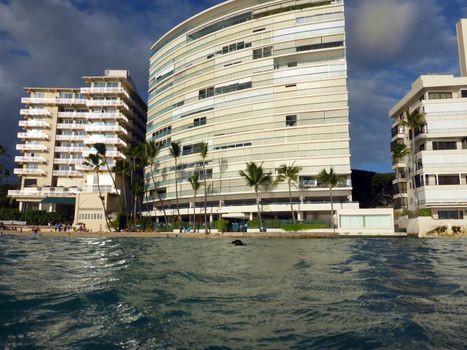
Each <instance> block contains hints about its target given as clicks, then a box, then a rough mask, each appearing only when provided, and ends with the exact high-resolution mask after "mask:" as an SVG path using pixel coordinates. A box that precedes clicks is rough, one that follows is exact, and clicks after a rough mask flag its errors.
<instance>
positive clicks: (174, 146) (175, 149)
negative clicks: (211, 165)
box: [169, 141, 182, 232]
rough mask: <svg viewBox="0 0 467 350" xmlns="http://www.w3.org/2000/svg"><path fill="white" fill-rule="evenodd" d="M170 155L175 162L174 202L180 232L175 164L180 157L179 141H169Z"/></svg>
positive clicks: (180, 220)
mask: <svg viewBox="0 0 467 350" xmlns="http://www.w3.org/2000/svg"><path fill="white" fill-rule="evenodd" d="M169 150H170V155H171V156H172V158H173V159H174V162H175V171H174V177H175V202H176V204H177V219H178V221H179V223H180V232H182V225H181V222H182V219H181V217H180V207H179V205H178V181H177V171H178V169H177V164H178V158H179V157H180V154H181V146H180V142H179V141H172V142H171V143H170V148H169Z"/></svg>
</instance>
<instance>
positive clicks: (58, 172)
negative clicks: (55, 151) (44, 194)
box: [52, 170, 83, 177]
mask: <svg viewBox="0 0 467 350" xmlns="http://www.w3.org/2000/svg"><path fill="white" fill-rule="evenodd" d="M52 175H53V176H66V177H81V176H83V173H82V172H81V171H77V170H54V171H53V172H52Z"/></svg>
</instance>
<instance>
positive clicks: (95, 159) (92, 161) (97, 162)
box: [83, 153, 111, 231]
mask: <svg viewBox="0 0 467 350" xmlns="http://www.w3.org/2000/svg"><path fill="white" fill-rule="evenodd" d="M104 163H105V161H102V160H101V158H100V157H99V155H97V154H94V153H91V154H89V156H88V158H87V161H85V162H84V163H83V164H84V165H86V166H88V167H91V168H92V169H93V170H94V171H95V172H96V181H97V192H98V194H99V199H100V200H101V203H102V208H103V209H104V217H105V222H106V224H107V228H108V229H109V231H110V230H111V229H110V218H109V216H108V214H107V210H106V209H105V198H104V196H103V195H102V192H101V186H100V184H99V172H100V168H101V167H102V166H104Z"/></svg>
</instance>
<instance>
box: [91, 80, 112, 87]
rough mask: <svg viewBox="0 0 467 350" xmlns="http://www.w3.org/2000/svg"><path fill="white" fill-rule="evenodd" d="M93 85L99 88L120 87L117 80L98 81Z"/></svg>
mask: <svg viewBox="0 0 467 350" xmlns="http://www.w3.org/2000/svg"><path fill="white" fill-rule="evenodd" d="M92 86H93V87H97V88H104V87H110V88H116V87H118V83H117V82H113V83H112V82H104V81H103V82H96V83H92Z"/></svg>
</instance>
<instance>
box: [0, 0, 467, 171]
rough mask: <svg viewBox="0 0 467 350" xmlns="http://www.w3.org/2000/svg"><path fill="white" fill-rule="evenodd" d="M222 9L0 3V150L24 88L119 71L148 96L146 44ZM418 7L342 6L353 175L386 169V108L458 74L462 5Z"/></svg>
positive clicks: (13, 128)
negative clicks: (435, 77)
mask: <svg viewBox="0 0 467 350" xmlns="http://www.w3.org/2000/svg"><path fill="white" fill-rule="evenodd" d="M220 2H222V1H220V0H203V1H197V0H138V1H136V0H133V1H127V0H112V1H110V0H109V1H103V0H11V1H6V0H0V106H1V111H0V122H1V125H2V131H3V133H2V139H1V143H2V144H7V146H8V148H9V149H10V151H14V147H15V144H16V132H17V131H18V127H17V125H18V120H19V109H20V108H21V106H20V103H19V102H20V98H21V97H22V96H24V92H23V90H22V88H23V87H24V86H65V87H66V86H80V85H81V84H82V81H81V76H83V75H91V74H101V73H103V70H104V69H106V68H124V69H129V70H130V71H131V72H132V75H133V78H134V80H135V82H136V84H137V87H138V90H139V92H140V93H141V94H142V95H143V96H146V89H147V68H148V60H149V55H150V50H149V48H150V46H151V44H152V43H153V42H154V41H155V40H157V38H158V37H160V35H162V34H163V33H164V32H166V31H167V30H169V29H170V28H172V27H173V26H175V25H176V24H178V23H180V22H181V21H183V20H185V19H186V18H188V17H190V16H192V15H194V14H195V13H197V12H200V11H202V10H204V9H206V8H208V7H210V6H213V5H216V4H218V3H220ZM420 3H421V2H420V1H419V0H371V1H370V0H347V1H346V6H347V29H348V50H349V51H348V55H349V56H348V62H349V89H350V115H351V137H352V143H351V145H352V146H351V148H352V165H353V167H354V168H367V169H380V170H381V169H382V170H389V169H390V159H389V158H390V157H389V151H388V148H389V132H390V130H389V128H390V121H389V119H388V117H387V111H388V109H389V108H390V107H391V106H392V104H394V103H395V101H396V100H397V99H399V98H400V97H402V96H403V94H404V93H405V92H406V91H407V90H408V89H409V87H410V83H411V82H412V80H414V79H415V78H416V77H417V76H418V75H420V74H422V73H426V72H443V73H451V74H452V73H456V74H457V51H456V45H455V22H456V21H457V20H458V18H460V17H461V15H462V11H464V13H463V15H464V16H466V15H467V6H466V5H465V4H464V0H452V2H451V1H449V4H446V1H442V0H438V1H437V0H424V1H423V6H420ZM462 6H463V9H462V8H461V7H462ZM447 10H449V11H447ZM447 12H449V13H450V15H449V16H448V15H446V13H447ZM453 17H455V18H453ZM5 131H7V132H5Z"/></svg>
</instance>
